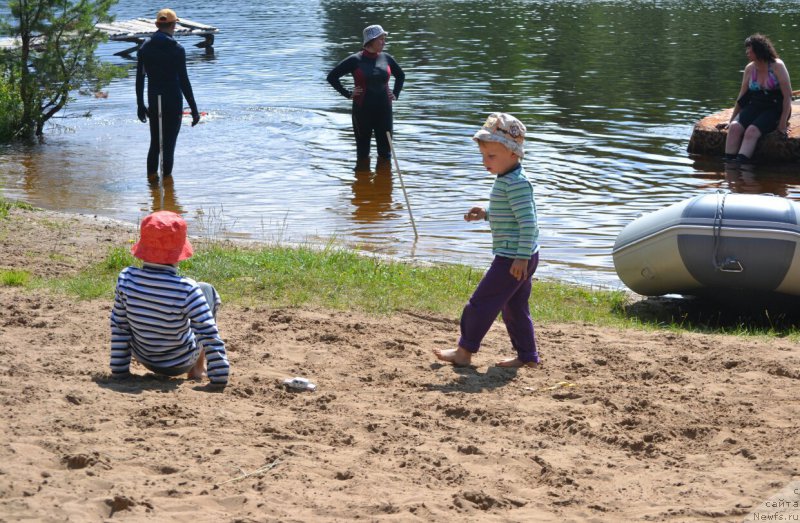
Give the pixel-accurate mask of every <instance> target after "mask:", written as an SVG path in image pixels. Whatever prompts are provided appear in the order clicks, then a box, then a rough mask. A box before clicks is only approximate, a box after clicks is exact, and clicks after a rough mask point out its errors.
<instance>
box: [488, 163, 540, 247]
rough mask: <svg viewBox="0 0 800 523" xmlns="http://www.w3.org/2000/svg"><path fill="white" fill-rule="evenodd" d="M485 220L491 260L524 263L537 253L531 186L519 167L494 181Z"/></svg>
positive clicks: (536, 234) (537, 229)
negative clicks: (489, 239) (490, 242)
mask: <svg viewBox="0 0 800 523" xmlns="http://www.w3.org/2000/svg"><path fill="white" fill-rule="evenodd" d="M486 219H488V220H489V226H490V227H491V229H492V253H493V254H494V255H495V256H503V257H505V258H515V259H524V260H527V259H530V257H531V256H533V254H534V253H535V252H537V251H538V250H539V244H538V243H537V240H538V238H539V225H538V223H537V221H536V204H535V203H534V201H533V186H532V185H531V182H530V181H529V180H528V178H527V177H526V176H525V171H524V170H523V169H522V166H521V165H518V166H517V167H516V168H514V169H512V170H511V171H509V172H507V173H506V174H502V175H500V176H498V177H497V178H496V179H495V181H494V185H492V192H491V193H490V195H489V209H488V210H487V211H486Z"/></svg>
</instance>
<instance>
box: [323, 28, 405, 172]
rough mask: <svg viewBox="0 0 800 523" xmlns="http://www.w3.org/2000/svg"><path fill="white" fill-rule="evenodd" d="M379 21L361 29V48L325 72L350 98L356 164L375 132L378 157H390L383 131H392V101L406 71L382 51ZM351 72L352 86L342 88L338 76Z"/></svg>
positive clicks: (383, 37) (365, 159)
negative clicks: (351, 102) (391, 84)
mask: <svg viewBox="0 0 800 523" xmlns="http://www.w3.org/2000/svg"><path fill="white" fill-rule="evenodd" d="M387 34H389V33H387V32H386V31H384V30H383V28H382V27H381V26H379V25H371V26H369V27H367V28H365V29H364V41H363V49H362V50H361V51H359V52H358V53H355V54H353V55H350V56H348V57H347V58H345V59H344V60H342V61H341V62H339V64H337V65H336V67H334V68H333V70H332V71H331V72H330V73H328V82H329V83H330V84H331V85H332V86H333V88H334V89H336V90H337V91H338V92H339V93H340V94H341V95H342V96H344V97H345V98H348V99H351V100H353V133H354V134H355V138H356V154H357V158H358V163H357V165H356V168H357V169H358V167H359V165H362V164H363V163H364V162H367V163H368V162H369V149H370V141H371V140H372V133H373V132H374V133H375V143H376V145H377V148H378V161H379V162H380V161H381V160H383V161H388V160H389V159H390V158H391V157H392V154H391V149H390V147H389V140H388V138H387V137H386V131H389V132H392V102H393V101H394V100H397V98H398V97H399V96H400V91H401V90H402V89H403V82H404V81H405V78H406V75H405V73H403V70H402V69H401V68H400V66H399V65H397V62H396V61H395V60H394V58H392V55H390V54H388V53H384V52H383V47H384V45H386V35H387ZM348 73H349V74H352V75H353V83H354V86H353V90H352V91H349V90H348V89H345V87H344V86H343V85H342V82H341V81H340V78H341V77H342V76H344V75H346V74H348ZM390 76H394V88H393V89H391V90H390V89H389V77H390Z"/></svg>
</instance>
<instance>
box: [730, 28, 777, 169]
mask: <svg viewBox="0 0 800 523" xmlns="http://www.w3.org/2000/svg"><path fill="white" fill-rule="evenodd" d="M744 48H745V54H746V56H747V59H748V60H749V61H750V63H748V64H747V67H745V68H744V75H743V76H742V87H741V88H740V89H739V96H738V98H737V99H736V105H735V106H734V107H733V114H731V119H730V121H729V122H728V123H721V124H719V125H717V128H719V129H724V128H726V127H727V128H728V138H727V141H726V142H725V159H726V160H733V161H739V162H745V163H747V162H750V159H751V158H752V157H753V152H754V151H755V149H756V144H757V143H758V139H759V138H761V137H762V136H763V135H765V134H767V133H771V132H772V131H774V130H776V129H777V131H778V132H779V133H781V134H782V135H783V136H784V137H786V136H788V132H789V117H790V116H791V114H792V86H791V83H790V82H789V71H787V70H786V65H785V64H784V63H783V60H781V59H780V58H778V53H776V52H775V48H774V47H773V46H772V42H770V41H769V39H768V38H767V37H766V36H764V35H761V34H758V33H756V34H754V35H751V36H749V37H747V39H746V40H745V41H744Z"/></svg>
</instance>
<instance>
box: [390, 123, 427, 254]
mask: <svg viewBox="0 0 800 523" xmlns="http://www.w3.org/2000/svg"><path fill="white" fill-rule="evenodd" d="M386 138H388V139H389V150H390V151H391V152H392V158H394V170H395V171H397V177H398V178H400V187H402V189H403V196H405V198H406V207H407V208H408V216H409V218H411V227H413V228H414V240H417V239H418V238H419V235H418V234H417V224H416V223H414V215H413V214H411V202H409V201H408V193H407V192H406V184H405V183H403V174H402V173H401V172H400V164H399V163H397V155H396V154H395V153H394V145H393V144H392V133H391V131H386Z"/></svg>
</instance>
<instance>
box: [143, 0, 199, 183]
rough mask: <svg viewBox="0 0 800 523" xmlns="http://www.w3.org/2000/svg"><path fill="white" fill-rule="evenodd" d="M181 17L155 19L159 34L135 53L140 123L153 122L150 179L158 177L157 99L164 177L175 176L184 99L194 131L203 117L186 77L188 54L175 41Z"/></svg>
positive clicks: (165, 13)
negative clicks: (190, 114)
mask: <svg viewBox="0 0 800 523" xmlns="http://www.w3.org/2000/svg"><path fill="white" fill-rule="evenodd" d="M177 21H178V16H177V15H176V14H175V11H173V10H172V9H162V10H161V11H159V12H158V14H157V15H156V27H158V31H156V32H155V33H153V35H152V36H151V37H150V38H149V39H147V40H146V41H145V42H144V43H143V44H142V46H141V47H140V48H139V51H138V52H137V53H136V58H137V64H136V103H137V105H138V116H139V120H141V121H142V122H146V121H147V118H148V117H149V118H150V150H149V151H148V152H147V176H148V177H149V178H151V179H152V178H155V177H157V176H158V150H159V144H158V96H159V95H161V118H162V128H163V131H164V140H163V141H164V158H163V159H162V160H163V162H164V176H170V175H172V165H173V162H174V158H175V143H176V142H177V141H178V133H179V132H180V130H181V118H182V117H183V97H186V101H187V102H188V103H189V107H190V108H191V110H192V127H194V126H195V125H197V122H199V121H200V113H199V112H198V111H197V104H196V103H195V101H194V94H193V93H192V84H190V83H189V75H188V74H187V73H186V51H185V50H184V49H183V46H181V45H180V44H179V43H178V42H176V41H175V39H174V38H173V37H172V35H173V34H174V33H175V23H176V22H177ZM145 75H147V105H145V103H144V77H145Z"/></svg>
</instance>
